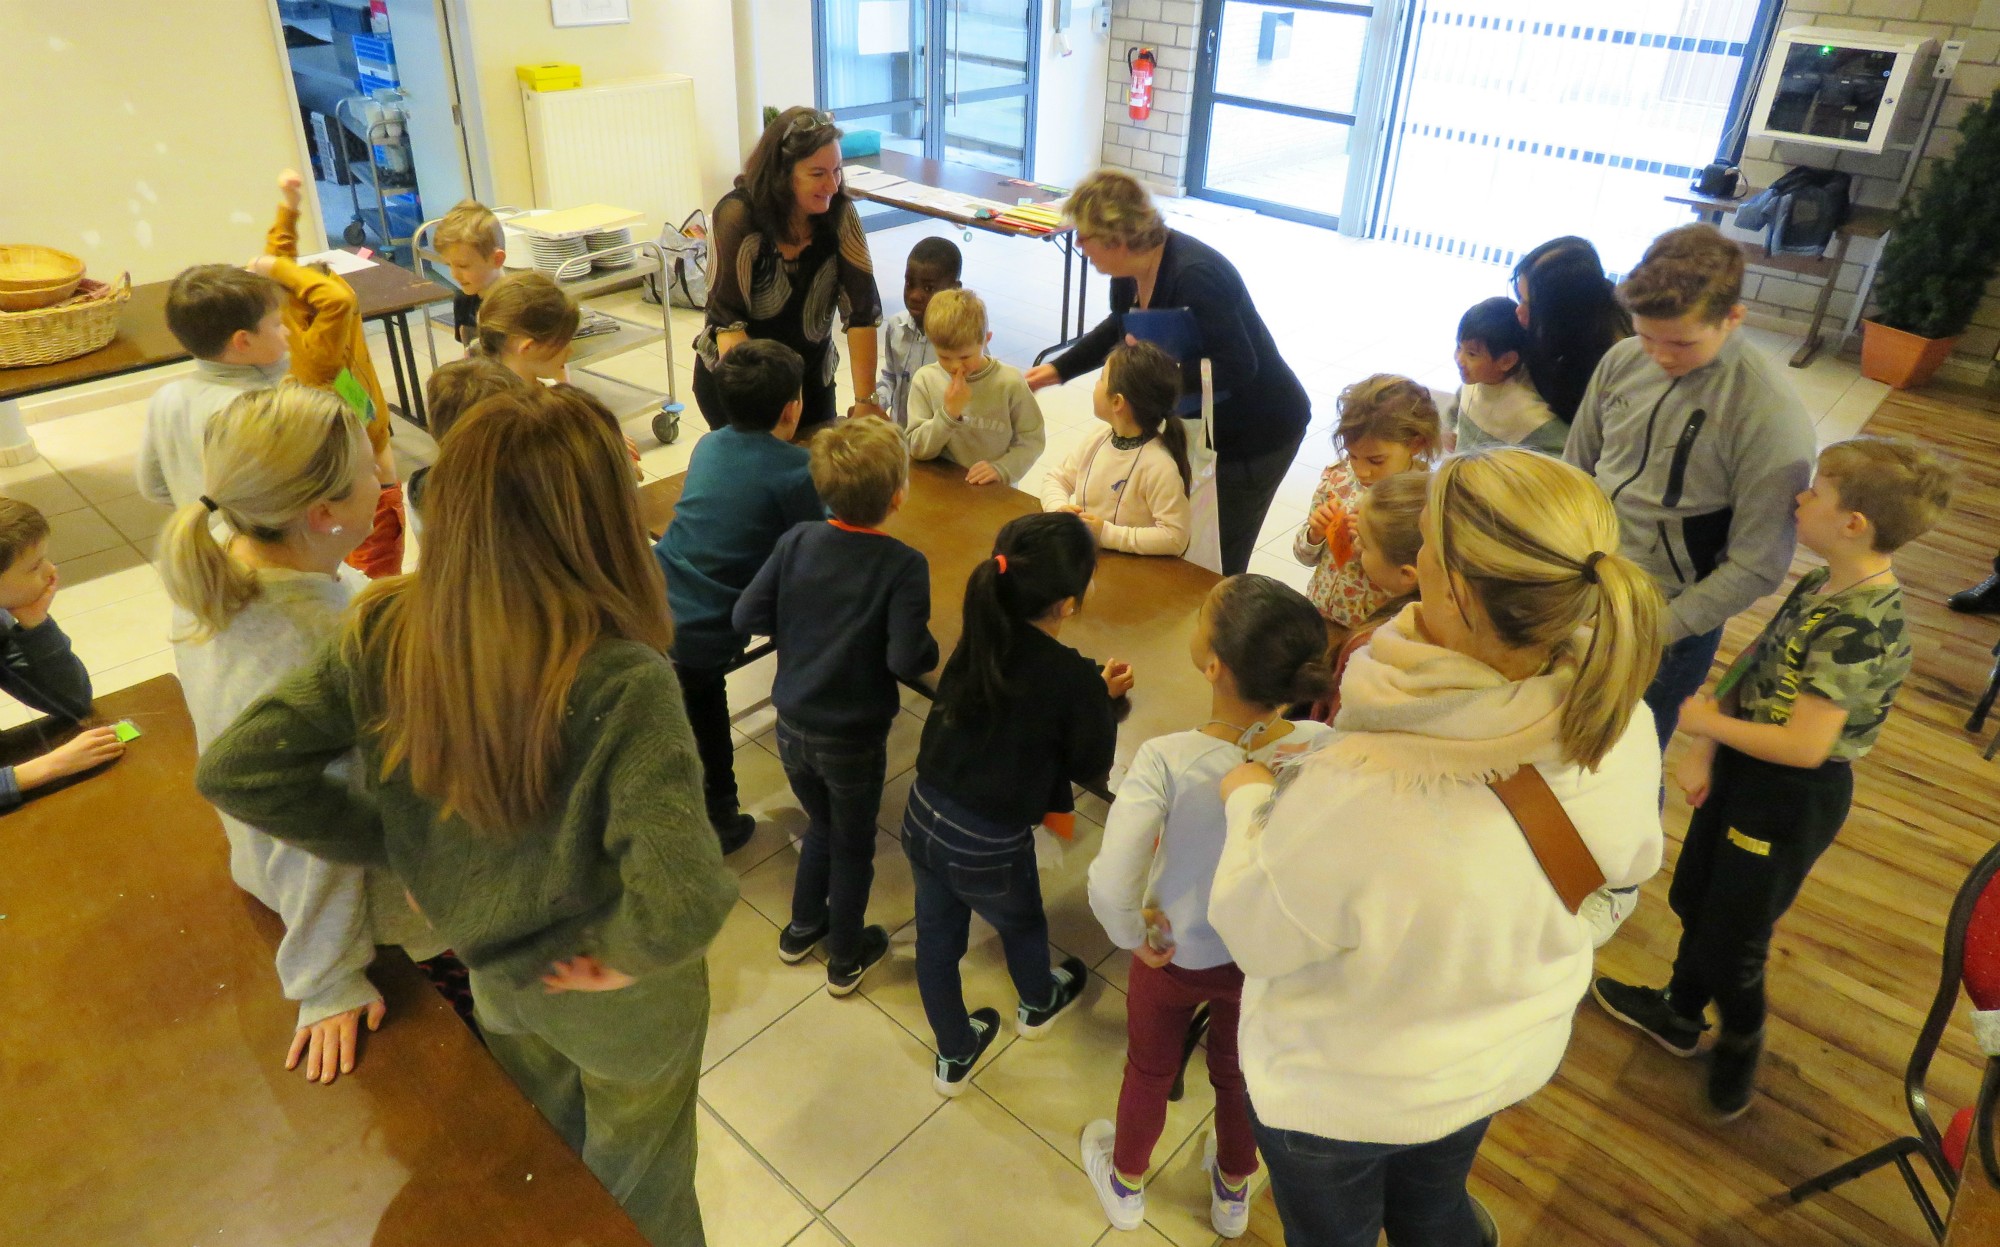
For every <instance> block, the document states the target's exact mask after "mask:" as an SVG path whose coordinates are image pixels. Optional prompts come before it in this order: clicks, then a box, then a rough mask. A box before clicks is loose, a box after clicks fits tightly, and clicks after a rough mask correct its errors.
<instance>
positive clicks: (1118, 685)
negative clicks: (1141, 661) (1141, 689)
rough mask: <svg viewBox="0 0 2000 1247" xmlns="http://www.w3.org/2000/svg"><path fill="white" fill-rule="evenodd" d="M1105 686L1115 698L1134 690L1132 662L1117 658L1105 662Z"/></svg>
mask: <svg viewBox="0 0 2000 1247" xmlns="http://www.w3.org/2000/svg"><path fill="white" fill-rule="evenodd" d="M1104 687H1105V688H1106V689H1108V690H1110V692H1111V696H1112V698H1113V699H1114V700H1116V699H1117V698H1120V697H1123V696H1124V695H1125V694H1127V693H1129V692H1131V691H1132V664H1131V663H1129V662H1119V661H1118V660H1117V659H1116V658H1113V659H1112V660H1111V661H1109V662H1107V663H1105V664H1104Z"/></svg>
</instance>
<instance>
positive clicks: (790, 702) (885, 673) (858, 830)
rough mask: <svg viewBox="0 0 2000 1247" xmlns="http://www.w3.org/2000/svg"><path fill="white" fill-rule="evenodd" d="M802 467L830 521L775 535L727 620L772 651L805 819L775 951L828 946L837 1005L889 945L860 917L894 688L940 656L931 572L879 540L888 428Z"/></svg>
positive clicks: (888, 462) (895, 544) (905, 458)
mask: <svg viewBox="0 0 2000 1247" xmlns="http://www.w3.org/2000/svg"><path fill="white" fill-rule="evenodd" d="M741 349H742V348H741V347H738V348H737V350H741ZM733 354H734V353H733V352H732V356H733ZM811 464H812V480H813V484H814V485H815V486H817V487H818V489H819V496H820V497H821V498H823V499H825V501H826V504H827V507H828V508H829V509H830V510H831V511H832V512H833V518H832V519H830V520H827V521H825V522H821V523H810V524H801V525H799V526H798V527H797V528H794V529H792V531H790V532H788V533H786V534H785V535H784V536H783V537H782V538H780V539H779V541H778V548H777V549H775V550H773V551H772V552H771V558H770V561H769V562H767V563H765V564H764V569H763V570H762V571H760V572H758V573H757V578H756V579H755V580H753V581H751V582H750V587H749V588H748V589H746V590H744V592H743V596H742V597H741V598H740V599H738V600H737V603H736V614H735V619H736V630H737V631H738V632H740V633H744V634H757V635H763V636H769V637H771V638H772V639H773V640H775V641H776V642H777V644H778V678H777V681H776V683H774V684H773V685H772V686H771V700H772V702H773V704H775V705H776V706H777V708H778V753H779V757H780V758H781V759H782V760H783V762H784V765H785V776H786V778H787V779H789V780H790V781H791V784H792V791H793V793H795V794H796V795H797V796H798V799H799V804H800V805H802V806H804V807H805V810H806V815H807V817H808V819H809V820H810V822H809V824H808V826H807V828H806V835H805V839H804V841H803V842H802V843H801V844H800V846H799V869H798V876H797V878H796V879H795V881H794V882H793V885H792V920H791V923H790V925H788V926H787V927H786V928H785V929H784V930H783V931H781V932H780V933H779V934H778V956H779V957H780V958H781V959H783V960H784V961H786V962H796V961H801V960H803V959H804V958H805V956H806V954H807V953H810V952H811V951H812V948H813V945H814V944H817V943H819V942H820V940H821V939H824V940H825V941H826V955H827V965H826V983H827V991H829V992H830V993H832V994H833V995H835V996H845V995H847V994H848V993H849V992H852V991H853V990H854V989H855V988H857V987H859V986H860V985H861V976H862V975H864V974H866V973H867V972H868V968H869V967H870V966H872V965H874V964H875V963H876V962H878V961H880V960H881V959H882V956H883V954H884V953H886V952H888V950H889V933H888V931H887V930H885V929H883V928H882V927H865V926H863V925H862V920H863V918H864V917H865V916H866V914H867V910H868V889H869V886H870V885H871V884H872V883H873V882H874V879H875V817H876V815H877V813H879V811H880V807H881V804H882V781H883V778H884V776H885V774H886V772H887V770H888V754H887V745H888V739H889V727H890V725H891V724H892V723H894V722H895V719H896V714H897V711H898V709H899V708H900V705H901V701H900V698H899V697H898V694H897V691H896V681H897V680H898V679H899V678H900V679H904V680H914V679H916V678H917V677H919V676H921V675H924V674H925V673H926V672H928V671H930V670H931V669H932V668H933V667H935V666H937V661H938V647H937V641H936V640H935V639H933V638H932V636H931V631H930V618H931V572H930V565H929V564H928V563H927V562H925V561H924V556H923V555H921V554H919V553H917V552H916V551H915V550H912V549H911V548H910V547H908V546H906V545H904V544H903V543H902V542H900V541H898V540H896V539H895V538H894V537H891V536H889V535H888V534H887V533H884V532H882V531H880V526H881V524H882V523H883V521H885V520H887V519H888V518H889V517H890V516H891V515H894V514H895V513H896V509H897V508H898V507H900V506H902V505H903V499H904V497H905V496H906V495H907V493H908V490H909V486H910V463H909V454H908V452H907V451H906V450H905V449H904V446H903V439H902V437H901V435H900V434H898V433H897V431H896V428H895V426H894V425H891V424H890V423H888V422H887V421H885V420H881V419H877V418H876V417H873V416H864V417H860V418H857V419H853V420H849V421H847V422H845V423H844V424H841V425H839V426H838V427H835V428H831V429H827V430H824V431H822V432H821V433H819V434H818V435H817V436H815V437H814V438H813V442H812V456H811Z"/></svg>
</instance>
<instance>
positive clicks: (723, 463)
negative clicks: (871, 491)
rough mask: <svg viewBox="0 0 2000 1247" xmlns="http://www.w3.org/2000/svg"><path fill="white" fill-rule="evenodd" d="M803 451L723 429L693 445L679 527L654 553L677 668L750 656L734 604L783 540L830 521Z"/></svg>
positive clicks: (677, 513)
mask: <svg viewBox="0 0 2000 1247" xmlns="http://www.w3.org/2000/svg"><path fill="white" fill-rule="evenodd" d="M807 461H808V456H807V454H806V450H805V447H803V446H794V445H792V444H791V443H790V442H781V441H779V440H778V439H777V438H775V437H773V436H771V435H770V434H769V433H748V432H745V431H743V430H742V429H737V428H721V429H717V430H715V432H713V433H710V434H709V435H708V436H706V437H704V438H702V439H701V441H700V442H698V443H697V444H696V445H695V448H694V455H693V457H692V458H690V459H689V461H688V470H687V482H686V484H685V485H684V486H683V488H682V489H681V497H680V501H679V502H677V503H675V504H674V518H673V522H672V523H670V524H668V525H667V531H666V532H665V533H662V534H661V535H660V540H659V541H658V543H657V544H655V545H654V546H653V557H655V558H657V559H659V560H660V570H661V571H663V572H665V573H666V576H667V604H668V605H669V606H670V607H672V608H673V612H674V653H673V657H674V661H675V662H680V663H685V664H687V665H688V666H690V667H720V666H724V665H726V664H728V663H729V662H730V661H731V660H732V659H734V658H735V657H736V655H737V653H738V652H739V651H740V650H741V649H742V648H743V638H742V636H740V635H738V634H737V631H736V628H735V625H734V624H732V623H731V622H730V618H729V616H730V613H731V612H732V611H734V610H735V609H736V599H737V598H738V597H739V596H740V595H741V594H742V592H743V590H744V589H746V588H748V587H749V585H750V581H751V579H752V578H754V577H755V576H756V575H757V569H758V568H760V567H762V566H764V560H765V559H767V558H769V557H770V555H771V550H772V548H773V547H774V546H776V545H777V544H778V538H780V537H782V536H784V535H785V530H787V529H789V528H790V527H791V526H792V525H794V524H797V523H800V522H802V521H804V520H817V519H821V518H823V517H824V516H825V515H826V508H825V506H824V505H823V504H822V503H821V502H820V500H819V491H818V490H816V489H814V488H813V483H812V476H811V475H810V474H809V473H808V472H807V470H806V464H807Z"/></svg>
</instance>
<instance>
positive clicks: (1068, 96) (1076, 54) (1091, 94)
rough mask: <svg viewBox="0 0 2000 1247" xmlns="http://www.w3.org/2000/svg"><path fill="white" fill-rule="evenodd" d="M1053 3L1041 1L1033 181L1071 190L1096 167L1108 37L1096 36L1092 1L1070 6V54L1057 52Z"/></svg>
mask: <svg viewBox="0 0 2000 1247" xmlns="http://www.w3.org/2000/svg"><path fill="white" fill-rule="evenodd" d="M1055 7H1056V0H1042V7H1041V17H1040V27H1039V29H1040V33H1039V35H1038V36H1037V38H1038V40H1039V42H1040V43H1041V48H1042V78H1041V84H1040V89H1039V90H1038V91H1037V92H1036V93H1035V171H1034V172H1033V173H1031V174H1030V175H1029V177H1030V178H1031V179H1032V180H1034V181H1037V182H1049V183H1052V184H1054V185H1057V186H1073V185H1075V184H1076V183H1077V182H1078V181H1079V180H1080V179H1082V177H1083V175H1084V174H1086V173H1089V172H1090V171H1091V170H1093V169H1095V168H1097V166H1098V164H1099V163H1100V161H1101V157H1102V153H1103V146H1104V99H1105V91H1106V84H1107V83H1108V82H1109V81H1110V74H1111V65H1110V46H1111V36H1110V35H1109V34H1099V33H1097V28H1096V25H1095V24H1094V23H1093V21H1092V20H1091V10H1092V8H1093V7H1094V6H1093V4H1092V3H1091V0H1074V3H1072V4H1071V6H1070V25H1069V30H1068V31H1067V32H1066V33H1067V34H1068V36H1069V46H1070V54H1069V55H1068V56H1063V55H1062V54H1060V53H1059V52H1057V51H1056V31H1055Z"/></svg>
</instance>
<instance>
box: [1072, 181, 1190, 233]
mask: <svg viewBox="0 0 2000 1247" xmlns="http://www.w3.org/2000/svg"><path fill="white" fill-rule="evenodd" d="M1063 214H1064V215H1065V216H1067V217H1068V218H1069V219H1070V221H1071V222H1072V223H1073V224H1074V225H1075V226H1076V232H1077V235H1078V237H1080V238H1092V239H1097V240H1099V241H1102V242H1109V243H1118V244H1121V245H1122V246H1124V247H1125V249H1126V250H1128V251H1150V250H1152V249H1153V248H1154V247H1158V246H1161V245H1162V244H1164V243H1165V242H1166V241H1167V222H1166V219H1165V218H1164V217H1162V216H1161V215H1160V210H1159V209H1158V208H1156V207H1154V206H1153V196H1152V193H1151V192H1150V191H1148V190H1147V189H1146V188H1145V186H1144V185H1142V184H1141V183H1140V181H1139V179H1137V178H1135V177H1133V176H1132V175H1131V174H1129V173H1121V172H1119V171H1118V170H1116V169H1099V170H1098V171H1097V172H1095V173H1093V174H1091V175H1090V176H1088V177H1086V178H1084V179H1083V181H1081V182H1078V183H1077V184H1076V189H1075V190H1073V191H1071V192H1070V193H1069V201H1068V203H1066V204H1065V205H1064V207H1063Z"/></svg>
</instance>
